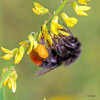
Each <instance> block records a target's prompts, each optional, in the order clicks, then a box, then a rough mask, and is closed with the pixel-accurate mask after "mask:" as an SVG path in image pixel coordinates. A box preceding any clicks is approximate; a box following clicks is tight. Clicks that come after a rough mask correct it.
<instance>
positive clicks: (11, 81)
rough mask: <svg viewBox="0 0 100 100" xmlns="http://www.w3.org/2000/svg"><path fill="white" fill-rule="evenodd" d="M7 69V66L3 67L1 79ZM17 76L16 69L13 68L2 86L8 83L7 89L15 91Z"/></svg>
mask: <svg viewBox="0 0 100 100" xmlns="http://www.w3.org/2000/svg"><path fill="white" fill-rule="evenodd" d="M7 70H8V69H7V68H3V70H2V77H1V79H2V78H3V77H4V75H5V73H6V72H7ZM17 77H18V75H17V74H16V71H15V70H14V69H13V70H12V71H11V73H10V75H9V76H8V77H7V78H6V80H5V81H4V83H3V86H6V85H8V87H9V89H12V92H13V93H15V91H16V80H17Z"/></svg>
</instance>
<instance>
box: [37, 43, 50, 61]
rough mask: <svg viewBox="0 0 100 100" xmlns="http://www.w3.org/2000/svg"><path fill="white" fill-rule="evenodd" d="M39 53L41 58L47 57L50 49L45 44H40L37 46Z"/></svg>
mask: <svg viewBox="0 0 100 100" xmlns="http://www.w3.org/2000/svg"><path fill="white" fill-rule="evenodd" d="M36 51H37V53H38V55H39V56H40V57H41V58H44V59H45V58H47V57H48V51H47V49H46V47H45V46H44V45H41V44H39V45H38V46H37V50H36Z"/></svg>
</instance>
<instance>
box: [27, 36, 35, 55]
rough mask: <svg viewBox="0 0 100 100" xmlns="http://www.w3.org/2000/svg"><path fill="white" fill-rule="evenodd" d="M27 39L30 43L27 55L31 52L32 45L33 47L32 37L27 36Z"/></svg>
mask: <svg viewBox="0 0 100 100" xmlns="http://www.w3.org/2000/svg"><path fill="white" fill-rule="evenodd" d="M28 39H29V41H30V46H29V49H28V51H27V54H29V53H30V52H31V51H32V49H33V45H34V41H35V40H34V37H33V36H32V35H29V36H28Z"/></svg>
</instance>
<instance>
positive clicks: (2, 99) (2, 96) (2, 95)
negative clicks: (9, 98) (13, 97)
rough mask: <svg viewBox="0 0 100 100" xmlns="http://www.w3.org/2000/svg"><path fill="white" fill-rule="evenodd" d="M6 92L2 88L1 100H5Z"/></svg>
mask: <svg viewBox="0 0 100 100" xmlns="http://www.w3.org/2000/svg"><path fill="white" fill-rule="evenodd" d="M4 96H5V92H4V88H0V100H4Z"/></svg>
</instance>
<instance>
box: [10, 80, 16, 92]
mask: <svg viewBox="0 0 100 100" xmlns="http://www.w3.org/2000/svg"><path fill="white" fill-rule="evenodd" d="M8 87H9V89H12V92H13V93H15V92H16V82H15V81H14V80H10V81H9V83H8Z"/></svg>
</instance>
